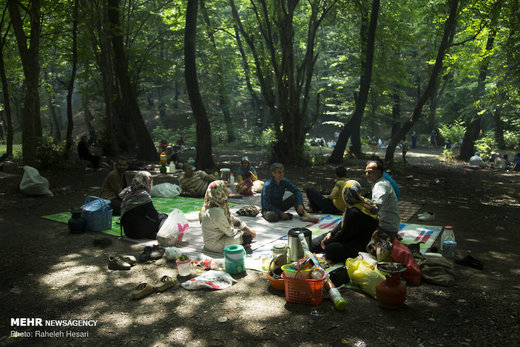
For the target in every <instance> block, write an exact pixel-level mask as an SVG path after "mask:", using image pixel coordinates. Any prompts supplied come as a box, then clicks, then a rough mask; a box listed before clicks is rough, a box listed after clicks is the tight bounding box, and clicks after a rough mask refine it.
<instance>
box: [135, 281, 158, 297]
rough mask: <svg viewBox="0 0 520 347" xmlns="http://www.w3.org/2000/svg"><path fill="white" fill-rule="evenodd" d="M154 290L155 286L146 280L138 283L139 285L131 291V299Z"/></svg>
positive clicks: (143, 295)
mask: <svg viewBox="0 0 520 347" xmlns="http://www.w3.org/2000/svg"><path fill="white" fill-rule="evenodd" d="M153 292H155V287H154V286H152V285H151V284H148V283H146V282H143V283H139V285H138V286H137V287H136V288H135V290H134V291H133V292H132V299H134V300H139V299H141V298H144V297H145V296H148V295H150V294H152V293H153Z"/></svg>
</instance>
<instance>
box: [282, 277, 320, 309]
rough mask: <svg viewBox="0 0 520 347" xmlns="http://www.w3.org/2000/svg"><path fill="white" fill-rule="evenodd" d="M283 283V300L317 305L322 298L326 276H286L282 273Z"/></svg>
mask: <svg viewBox="0 0 520 347" xmlns="http://www.w3.org/2000/svg"><path fill="white" fill-rule="evenodd" d="M282 278H283V281H284V284H285V301H287V302H292V303H296V304H307V305H315V306H317V305H319V304H321V302H322V300H323V286H324V283H325V279H326V277H325V276H323V278H321V279H317V280H315V279H310V278H296V277H287V276H285V273H283V274H282Z"/></svg>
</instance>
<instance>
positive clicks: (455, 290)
mask: <svg viewBox="0 0 520 347" xmlns="http://www.w3.org/2000/svg"><path fill="white" fill-rule="evenodd" d="M246 152H247V154H248V155H249V157H250V159H251V161H252V162H253V163H254V164H255V166H256V167H258V168H259V172H260V177H266V175H267V173H268V170H267V168H266V166H267V163H266V159H265V158H264V157H263V155H262V153H261V152H259V151H247V150H246ZM440 153H441V150H436V149H434V150H432V149H417V150H411V151H410V152H409V154H408V164H407V165H406V166H404V167H403V166H402V165H401V166H400V170H399V171H395V172H393V173H392V176H393V177H394V179H395V180H396V181H397V182H398V183H399V185H400V187H401V196H402V197H401V199H403V200H407V201H410V202H415V203H421V204H424V206H423V208H422V209H421V210H420V211H419V212H425V211H432V212H434V214H435V220H434V221H432V222H429V224H432V225H453V227H454V230H455V235H456V240H457V243H458V246H457V253H458V254H459V255H461V256H463V255H466V254H468V253H471V254H472V255H473V256H474V257H476V258H478V259H480V260H481V261H482V262H483V263H484V270H482V271H480V270H476V269H473V268H470V267H465V266H461V265H455V271H456V283H455V285H454V286H453V287H441V286H435V285H431V284H428V283H423V284H421V285H420V286H410V287H408V292H407V299H406V304H405V307H404V308H402V309H400V310H396V311H391V310H385V309H382V308H380V307H379V306H378V303H377V301H376V300H374V299H373V298H371V297H369V296H367V295H365V294H362V293H358V292H355V291H352V290H345V291H343V297H344V298H345V299H346V300H347V302H348V306H347V309H346V310H345V311H343V312H338V311H336V310H334V308H333V305H332V303H331V301H330V300H328V299H326V300H324V301H323V302H322V303H321V304H320V305H319V306H317V307H313V306H306V305H298V304H288V303H286V301H285V297H284V294H283V292H278V291H276V290H274V289H272V288H271V287H270V286H269V282H268V280H267V279H266V278H265V277H264V275H263V274H262V273H260V272H256V271H247V273H246V274H245V275H244V276H240V277H238V278H237V279H238V283H236V284H235V285H233V286H232V287H231V288H228V289H226V290H222V291H210V290H198V291H187V290H185V289H183V288H182V287H180V286H177V287H175V288H171V289H169V290H167V291H165V292H163V293H159V294H152V295H150V296H148V297H146V298H144V299H142V300H140V301H131V300H130V299H129V296H130V293H131V292H132V290H133V289H134V288H135V286H136V285H137V284H139V283H140V282H151V283H155V282H156V281H157V280H158V279H159V278H160V277H161V276H162V275H165V274H166V275H170V276H176V275H177V272H176V271H177V270H176V269H175V265H173V263H171V262H169V261H167V260H166V259H165V258H162V259H160V260H158V261H155V262H149V263H147V264H138V265H136V266H135V267H134V268H132V269H131V270H130V271H111V270H108V269H107V258H108V256H109V255H111V254H121V253H123V254H134V255H136V256H137V255H139V254H140V253H141V250H142V246H138V245H134V244H131V243H129V242H125V241H122V240H118V239H115V238H114V239H113V241H114V242H113V243H112V245H111V246H109V247H108V248H105V249H101V248H97V247H94V246H93V239H95V238H100V237H103V234H100V233H95V232H88V233H85V234H81V235H73V234H70V233H69V232H68V231H67V226H66V225H65V224H60V223H56V222H51V221H47V220H44V219H42V218H41V216H43V215H47V214H53V213H58V212H62V211H66V210H69V209H70V208H75V207H79V206H80V205H81V204H82V202H83V200H84V198H85V196H87V195H90V194H91V193H96V192H97V191H96V188H95V187H99V186H100V185H101V183H102V181H103V178H104V176H105V175H106V174H107V172H108V171H107V169H105V170H104V171H103V172H93V171H85V170H83V169H78V168H69V169H67V170H64V171H61V172H54V173H53V172H48V171H41V174H42V175H43V176H44V177H46V178H48V179H49V181H50V184H51V190H52V191H53V192H54V193H55V197H53V198H47V197H27V196H24V195H23V194H22V193H21V192H20V191H19V189H18V185H19V183H20V180H21V177H22V172H23V170H22V168H21V167H19V166H18V165H15V164H10V165H6V166H4V168H3V169H2V170H1V171H0V226H1V228H0V229H1V232H0V237H1V245H2V248H1V249H2V259H3V260H2V261H1V264H0V315H1V319H0V344H1V345H38V346H41V345H60V346H61V345H65V346H69V345H70V346H76V345H92V346H95V345H135V346H171V345H186V346H244V345H254V346H279V345H282V344H284V345H291V346H310V345H313V346H316V345H317V346H336V345H350V346H364V345H367V346H383V345H384V346H454V345H457V346H460V345H466V346H486V345H497V346H500V345H502V346H515V345H516V346H518V345H520V307H519V306H520V304H519V303H520V300H519V299H520V265H519V264H520V255H519V252H518V248H517V247H519V245H520V244H519V242H518V241H519V234H520V227H519V224H520V220H519V218H520V213H519V212H520V208H519V205H520V193H519V192H520V173H497V172H468V173H465V172H464V170H463V169H462V166H463V164H462V163H460V162H449V163H446V162H444V161H442V160H441V156H440ZM242 154H243V152H240V153H239V152H238V151H233V150H216V153H215V157H216V161H217V163H218V165H219V166H220V167H225V166H227V167H233V168H234V167H235V166H236V165H237V164H238V162H239V160H240V157H241V155H242ZM186 155H187V154H186ZM400 159H401V158H398V157H396V162H397V163H400V161H401V160H400ZM364 165H365V160H353V159H349V160H346V161H345V166H346V167H347V168H348V177H350V178H353V179H357V180H359V181H360V182H361V183H362V185H363V186H364V188H365V189H367V188H368V184H367V183H366V180H365V179H364V176H363V169H364ZM286 171H287V177H288V178H290V179H291V180H292V181H293V182H295V183H297V184H299V185H306V184H307V183H309V182H310V183H311V184H312V185H314V186H316V187H317V188H319V189H323V190H327V189H329V188H330V186H331V184H332V182H333V178H332V176H333V166H327V165H323V166H320V167H305V168H301V167H299V168H298V167H289V168H287V170H286ZM409 222H411V223H413V222H416V223H418V220H417V217H413V218H412V219H411V220H410V221H409ZM421 224H423V223H421ZM221 317H226V318H227V321H226V322H224V323H220V322H219V321H218V319H219V318H221ZM13 318H42V319H43V321H45V320H53V319H57V320H92V321H95V322H96V325H95V326H82V327H50V326H44V327H23V326H18V327H16V326H13V324H12V319H13ZM37 331H47V332H48V333H54V334H55V337H35V336H34V335H35V334H36V332H37ZM13 332H17V334H18V335H21V336H19V337H16V338H15V337H13V336H12V335H15V334H14V333H13ZM72 333H77V335H78V336H79V337H73V336H70V335H71V334H72ZM24 334H25V335H28V336H32V337H23V335H24ZM66 334H68V335H69V336H67V335H66Z"/></svg>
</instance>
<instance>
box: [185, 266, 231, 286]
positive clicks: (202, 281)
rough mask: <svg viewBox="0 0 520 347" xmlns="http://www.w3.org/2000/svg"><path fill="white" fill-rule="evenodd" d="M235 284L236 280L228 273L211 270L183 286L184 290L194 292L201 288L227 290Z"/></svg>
mask: <svg viewBox="0 0 520 347" xmlns="http://www.w3.org/2000/svg"><path fill="white" fill-rule="evenodd" d="M233 282H237V280H236V279H234V278H233V277H231V275H230V274H228V273H227V272H222V271H216V270H210V271H208V272H205V273H203V274H202V275H200V276H197V277H195V278H192V279H191V280H189V281H186V282H184V283H182V284H181V286H182V287H183V288H184V289H188V290H194V289H200V288H210V289H217V290H220V289H226V288H228V287H231V286H232V285H233Z"/></svg>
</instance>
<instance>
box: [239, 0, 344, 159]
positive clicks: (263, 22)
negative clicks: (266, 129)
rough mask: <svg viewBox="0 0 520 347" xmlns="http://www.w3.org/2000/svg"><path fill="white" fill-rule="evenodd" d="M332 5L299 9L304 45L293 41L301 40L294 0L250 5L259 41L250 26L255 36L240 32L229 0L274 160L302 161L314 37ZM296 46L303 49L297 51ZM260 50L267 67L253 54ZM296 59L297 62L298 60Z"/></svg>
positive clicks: (259, 1) (317, 2) (259, 0)
mask: <svg viewBox="0 0 520 347" xmlns="http://www.w3.org/2000/svg"><path fill="white" fill-rule="evenodd" d="M336 2H337V0H331V1H326V0H325V1H321V0H311V1H308V2H307V5H308V7H307V8H305V9H301V8H299V10H300V11H301V12H298V13H306V15H307V14H308V17H307V18H306V21H307V31H306V33H305V36H304V38H303V39H302V40H305V43H303V42H299V41H298V40H299V39H300V37H299V36H297V35H296V32H295V29H299V28H298V26H296V28H295V26H294V22H295V16H296V14H297V9H298V6H299V5H300V1H299V0H276V1H272V2H268V1H265V0H257V1H251V7H252V11H253V15H254V17H255V18H256V20H257V26H258V29H259V30H260V34H261V39H260V38H259V39H258V40H256V39H255V38H256V37H255V34H256V30H258V29H257V28H255V29H254V30H255V32H247V31H246V30H245V27H244V25H243V24H242V21H241V19H240V18H239V14H238V11H237V7H236V5H235V3H234V1H233V0H230V4H231V7H232V11H233V16H234V18H235V20H236V21H237V24H238V28H239V30H240V33H241V34H242V36H243V37H244V40H245V41H246V43H247V44H248V46H249V49H250V50H251V52H252V54H253V57H254V61H255V65H256V76H257V79H258V82H259V84H260V86H261V91H262V95H263V96H264V99H265V101H266V104H267V105H268V106H269V107H270V108H271V109H272V113H273V115H274V130H275V132H276V134H277V141H276V143H275V145H274V147H273V149H274V154H275V156H276V159H277V160H279V161H281V162H285V163H288V164H296V163H301V162H302V159H303V145H304V141H305V133H306V131H307V130H308V128H309V123H310V118H311V117H310V114H311V112H309V111H308V104H309V100H310V93H311V81H312V77H313V75H314V65H315V63H316V59H317V54H316V52H315V44H316V36H317V32H318V28H319V27H320V25H321V23H322V21H323V19H324V18H325V16H326V15H327V14H328V13H329V11H330V10H331V9H332V8H333V7H334V5H335V4H336ZM302 6H303V5H302ZM300 46H303V47H304V48H303V49H302V52H300ZM262 49H265V52H267V57H268V61H269V66H268V65H267V64H263V62H262V60H261V58H260V55H259V54H258V52H259V50H262ZM298 53H301V54H298ZM299 57H301V60H299V61H298V58H299ZM270 76H273V78H274V85H271V84H270V81H271V78H270ZM313 116H315V114H314V115H313Z"/></svg>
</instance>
